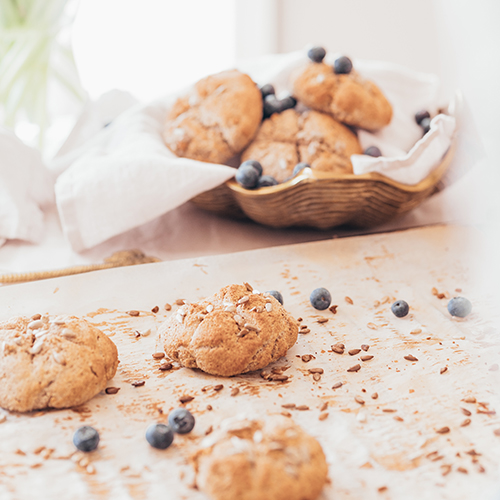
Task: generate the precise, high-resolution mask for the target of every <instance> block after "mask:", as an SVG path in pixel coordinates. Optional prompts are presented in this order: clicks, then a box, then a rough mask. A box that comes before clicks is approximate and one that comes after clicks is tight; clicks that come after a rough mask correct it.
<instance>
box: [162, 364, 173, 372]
mask: <svg viewBox="0 0 500 500" xmlns="http://www.w3.org/2000/svg"><path fill="white" fill-rule="evenodd" d="M159 369H160V370H161V371H162V372H165V371H167V370H171V369H172V363H168V362H165V363H162V364H161V365H160V367H159Z"/></svg>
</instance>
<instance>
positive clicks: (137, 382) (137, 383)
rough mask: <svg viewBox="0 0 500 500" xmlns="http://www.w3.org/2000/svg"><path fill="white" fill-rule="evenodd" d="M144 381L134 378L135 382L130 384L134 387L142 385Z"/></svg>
mask: <svg viewBox="0 0 500 500" xmlns="http://www.w3.org/2000/svg"><path fill="white" fill-rule="evenodd" d="M145 383H146V381H145V380H136V381H135V382H132V385H133V386H134V387H142V386H143V385H144V384H145Z"/></svg>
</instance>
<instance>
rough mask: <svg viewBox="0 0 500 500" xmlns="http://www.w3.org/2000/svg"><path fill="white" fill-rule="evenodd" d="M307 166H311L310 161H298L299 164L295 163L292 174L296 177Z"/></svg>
mask: <svg viewBox="0 0 500 500" xmlns="http://www.w3.org/2000/svg"><path fill="white" fill-rule="evenodd" d="M305 168H311V165H309V163H305V162H300V163H297V165H295V167H293V173H292V176H293V177H295V176H296V175H297V174H298V173H299V172H302V170H304V169H305Z"/></svg>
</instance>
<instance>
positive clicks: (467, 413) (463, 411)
mask: <svg viewBox="0 0 500 500" xmlns="http://www.w3.org/2000/svg"><path fill="white" fill-rule="evenodd" d="M460 410H461V411H462V413H463V414H464V415H466V416H467V417H470V416H471V415H472V413H471V412H470V411H469V410H468V409H467V408H460Z"/></svg>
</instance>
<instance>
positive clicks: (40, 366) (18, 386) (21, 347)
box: [0, 316, 118, 412]
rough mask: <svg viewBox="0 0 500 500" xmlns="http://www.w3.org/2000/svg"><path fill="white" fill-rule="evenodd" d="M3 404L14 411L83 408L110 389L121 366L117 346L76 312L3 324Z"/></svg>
mask: <svg viewBox="0 0 500 500" xmlns="http://www.w3.org/2000/svg"><path fill="white" fill-rule="evenodd" d="M0 346H1V347H0V379H1V380H2V384H0V407H2V408H5V409H7V410H11V411H20V412H25V411H31V410H42V409H46V408H70V407H72V406H78V405H81V404H83V403H85V402H86V401H88V400H89V399H91V398H93V397H94V396H95V395H96V394H97V393H99V392H100V391H102V390H103V389H104V388H105V387H106V383H107V381H108V380H110V379H111V378H113V377H114V375H115V373H116V369H117V366H118V351H117V349H116V346H115V344H114V343H113V342H112V341H111V340H110V339H109V338H108V337H107V336H106V335H105V334H104V333H102V332H101V331H100V330H99V329H97V328H95V327H94V326H92V325H91V324H90V323H87V322H86V321H85V320H82V319H79V318H76V317H72V316H59V317H49V316H42V317H41V318H39V319H35V320H33V319H30V318H26V317H18V318H13V319H11V320H8V321H3V322H1V323H0Z"/></svg>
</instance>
